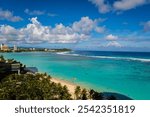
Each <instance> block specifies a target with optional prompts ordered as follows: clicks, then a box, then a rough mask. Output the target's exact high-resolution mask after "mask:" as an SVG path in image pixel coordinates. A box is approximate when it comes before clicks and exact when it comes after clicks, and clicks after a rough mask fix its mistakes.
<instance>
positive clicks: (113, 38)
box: [106, 34, 118, 41]
mask: <svg viewBox="0 0 150 117" xmlns="http://www.w3.org/2000/svg"><path fill="white" fill-rule="evenodd" d="M106 39H107V40H109V41H114V40H117V39H118V36H115V35H112V34H109V35H107V36H106Z"/></svg>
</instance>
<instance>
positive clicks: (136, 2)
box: [88, 0, 150, 14]
mask: <svg viewBox="0 0 150 117" xmlns="http://www.w3.org/2000/svg"><path fill="white" fill-rule="evenodd" d="M88 1H89V2H91V3H92V4H94V5H95V6H96V7H97V8H98V11H99V12H100V13H108V12H111V11H116V12H117V14H121V13H122V11H126V10H130V9H134V8H136V7H139V6H142V5H145V4H149V3H150V0H115V1H114V2H113V3H112V4H110V3H108V0H88Z"/></svg>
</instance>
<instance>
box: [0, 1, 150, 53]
mask: <svg viewBox="0 0 150 117" xmlns="http://www.w3.org/2000/svg"><path fill="white" fill-rule="evenodd" d="M0 3H1V4H0V43H6V44H8V45H14V44H15V45H18V46H30V47H31V46H33V47H45V48H46V47H48V48H63V47H66V48H72V49H81V50H82V49H83V50H108V51H150V13H149V11H150V0H0Z"/></svg>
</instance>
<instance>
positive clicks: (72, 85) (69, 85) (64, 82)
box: [51, 77, 83, 95]
mask: <svg viewBox="0 0 150 117" xmlns="http://www.w3.org/2000/svg"><path fill="white" fill-rule="evenodd" d="M51 81H52V82H54V83H60V84H61V85H62V86H65V85H66V86H67V88H68V90H69V92H70V93H71V95H74V91H75V88H76V87H77V86H80V85H76V84H75V83H72V82H69V81H67V80H62V79H59V78H55V77H52V78H51ZM80 87H81V88H83V87H82V86H80Z"/></svg>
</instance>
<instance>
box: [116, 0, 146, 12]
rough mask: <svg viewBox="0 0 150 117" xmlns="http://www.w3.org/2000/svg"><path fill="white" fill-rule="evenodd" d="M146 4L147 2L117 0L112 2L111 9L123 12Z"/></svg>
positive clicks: (143, 0) (142, 0) (144, 0)
mask: <svg viewBox="0 0 150 117" xmlns="http://www.w3.org/2000/svg"><path fill="white" fill-rule="evenodd" d="M148 3H149V0H119V1H116V2H114V4H113V7H114V9H116V10H122V11H125V10H129V9H133V8H136V7H138V6H141V5H144V4H148Z"/></svg>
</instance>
